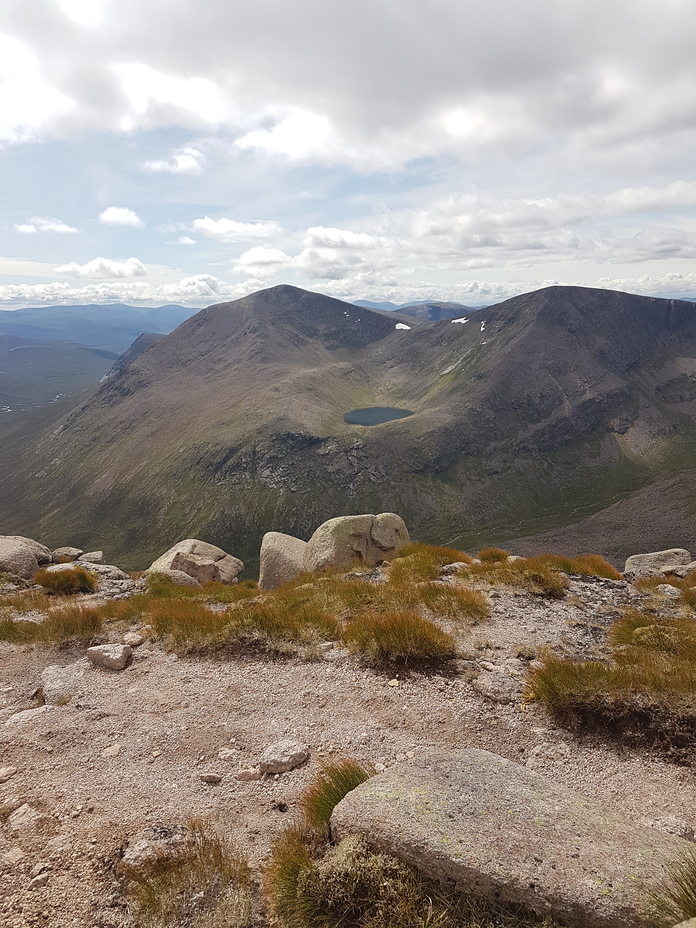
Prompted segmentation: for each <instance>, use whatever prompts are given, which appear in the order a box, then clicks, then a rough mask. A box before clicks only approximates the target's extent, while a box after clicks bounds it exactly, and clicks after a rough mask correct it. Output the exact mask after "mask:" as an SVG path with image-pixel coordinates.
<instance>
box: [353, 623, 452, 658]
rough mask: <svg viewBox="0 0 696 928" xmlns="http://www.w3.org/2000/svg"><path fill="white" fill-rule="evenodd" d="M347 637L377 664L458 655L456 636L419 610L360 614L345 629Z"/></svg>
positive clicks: (361, 653) (358, 650) (363, 655)
mask: <svg viewBox="0 0 696 928" xmlns="http://www.w3.org/2000/svg"><path fill="white" fill-rule="evenodd" d="M343 640H344V642H345V643H346V645H347V646H348V647H349V648H350V649H351V650H352V651H353V652H354V653H357V654H360V655H361V656H362V657H363V658H365V659H366V660H367V661H368V662H369V663H371V664H373V665H375V666H384V665H388V664H426V663H434V662H441V661H447V660H450V659H452V658H454V657H456V655H457V647H456V642H455V640H454V638H453V637H452V636H451V635H450V634H448V632H446V631H444V630H443V629H442V628H440V626H439V625H436V624H435V623H434V622H431V621H429V620H428V619H424V618H423V617H422V616H421V615H420V614H419V613H418V612H416V611H415V610H410V611H406V610H403V611H400V612H396V611H395V612H385V613H377V614H370V613H363V614H361V615H358V616H356V617H355V618H354V619H353V620H352V621H350V622H349V623H348V624H347V626H346V627H345V628H344V630H343Z"/></svg>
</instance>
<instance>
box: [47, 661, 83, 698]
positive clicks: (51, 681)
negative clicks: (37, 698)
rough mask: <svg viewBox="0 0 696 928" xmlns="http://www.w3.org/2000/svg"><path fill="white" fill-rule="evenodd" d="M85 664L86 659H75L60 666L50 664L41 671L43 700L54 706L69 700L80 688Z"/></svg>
mask: <svg viewBox="0 0 696 928" xmlns="http://www.w3.org/2000/svg"><path fill="white" fill-rule="evenodd" d="M86 666H87V662H86V661H76V662H75V663H74V664H68V665H67V667H61V666H60V665H59V664H51V665H50V666H49V667H46V668H44V670H42V671H41V690H42V692H43V698H44V702H45V703H46V704H47V705H49V706H56V705H59V704H62V703H65V702H67V701H69V700H70V699H71V698H72V697H73V696H75V695H76V693H77V692H78V690H79V689H80V685H81V683H82V678H83V677H84V674H85V669H86Z"/></svg>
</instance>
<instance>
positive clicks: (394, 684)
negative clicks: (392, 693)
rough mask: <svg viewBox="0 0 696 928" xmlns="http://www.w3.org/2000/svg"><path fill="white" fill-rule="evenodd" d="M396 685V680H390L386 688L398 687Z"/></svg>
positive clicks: (397, 682) (397, 683)
mask: <svg viewBox="0 0 696 928" xmlns="http://www.w3.org/2000/svg"><path fill="white" fill-rule="evenodd" d="M398 685H399V681H398V680H390V681H389V683H388V684H387V686H398Z"/></svg>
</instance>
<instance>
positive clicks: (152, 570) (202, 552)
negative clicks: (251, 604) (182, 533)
mask: <svg viewBox="0 0 696 928" xmlns="http://www.w3.org/2000/svg"><path fill="white" fill-rule="evenodd" d="M170 570H178V571H182V572H183V573H185V574H188V575H189V577H193V578H194V580H198V581H199V582H203V581H206V580H216V581H217V582H218V583H236V582H237V575H238V574H240V573H241V572H242V571H243V570H244V564H243V562H242V561H240V560H239V558H237V557H233V556H232V555H231V554H228V553H227V552H226V551H223V550H222V548H218V547H217V546H216V545H211V544H208V542H207V541H199V540H198V539H197V538H185V539H184V540H183V541H180V542H178V543H177V544H175V545H174V546H173V547H171V548H170V549H169V550H168V551H165V553H164V554H163V555H162V556H161V557H158V558H157V560H156V561H153V563H152V564H151V565H150V566H149V567H148V569H147V570H146V571H145V572H146V573H148V574H156V573H163V572H165V571H170Z"/></svg>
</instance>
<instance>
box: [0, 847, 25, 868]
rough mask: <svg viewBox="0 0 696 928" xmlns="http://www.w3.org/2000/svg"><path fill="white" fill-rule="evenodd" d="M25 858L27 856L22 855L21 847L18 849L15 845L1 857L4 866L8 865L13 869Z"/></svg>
mask: <svg viewBox="0 0 696 928" xmlns="http://www.w3.org/2000/svg"><path fill="white" fill-rule="evenodd" d="M26 856H27V855H26V854H25V853H24V851H23V850H22V849H21V847H18V846H17V845H15V846H14V847H11V848H10V849H9V851H7V852H6V853H5V854H3V855H2V859H3V860H4V861H5V863H6V864H9V865H10V866H11V867H14V866H15V865H16V864H18V863H19V862H20V861H21V860H24V858H25V857H26Z"/></svg>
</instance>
